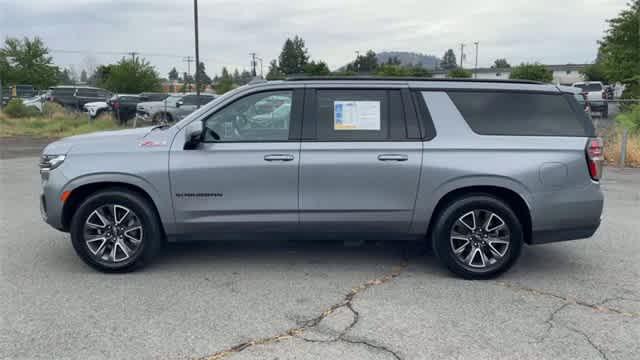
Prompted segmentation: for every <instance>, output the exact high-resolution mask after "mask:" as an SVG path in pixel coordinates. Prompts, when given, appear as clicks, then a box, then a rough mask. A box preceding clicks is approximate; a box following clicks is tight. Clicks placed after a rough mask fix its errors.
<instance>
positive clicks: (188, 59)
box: [182, 56, 195, 86]
mask: <svg viewBox="0 0 640 360" xmlns="http://www.w3.org/2000/svg"><path fill="white" fill-rule="evenodd" d="M182 61H184V62H186V63H187V77H188V76H191V63H192V62H194V61H195V60H194V59H193V57H191V56H185V57H183V58H182ZM184 82H185V85H186V84H188V83H189V79H188V78H187V79H184ZM183 86H184V85H183Z"/></svg>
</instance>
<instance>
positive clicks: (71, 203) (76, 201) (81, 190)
mask: <svg viewBox="0 0 640 360" xmlns="http://www.w3.org/2000/svg"><path fill="white" fill-rule="evenodd" d="M106 189H125V190H127V191H131V192H133V193H135V194H138V195H140V196H141V197H143V198H144V199H145V200H147V201H148V202H149V204H151V207H152V209H153V210H154V212H155V214H156V216H158V219H159V221H160V227H161V229H162V231H163V233H164V234H166V229H165V222H164V221H163V216H162V215H161V213H160V211H159V207H158V204H157V201H156V200H154V198H153V197H152V196H151V195H150V194H149V192H148V191H147V190H145V189H144V188H143V187H141V186H140V185H138V184H133V183H131V182H125V181H116V180H105V181H93V182H85V183H83V184H81V185H78V186H77V187H74V188H73V190H71V194H70V195H69V197H68V198H67V200H66V201H65V203H64V206H63V208H62V226H63V230H64V231H69V228H70V226H71V219H72V218H73V215H74V214H75V212H76V210H77V209H78V207H79V206H80V204H82V202H83V201H84V200H85V199H86V198H87V197H89V196H91V195H92V194H95V193H96V192H98V191H102V190H106Z"/></svg>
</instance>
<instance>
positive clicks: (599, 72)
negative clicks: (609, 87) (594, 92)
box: [580, 62, 607, 82]
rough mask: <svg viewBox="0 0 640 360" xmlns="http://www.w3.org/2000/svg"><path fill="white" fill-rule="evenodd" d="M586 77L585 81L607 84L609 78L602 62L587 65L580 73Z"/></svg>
mask: <svg viewBox="0 0 640 360" xmlns="http://www.w3.org/2000/svg"><path fill="white" fill-rule="evenodd" d="M580 72H581V73H582V75H584V79H585V80H587V81H603V82H607V78H606V75H605V72H604V66H603V65H602V63H601V62H595V63H593V64H590V65H587V66H585V67H584V69H582V70H581V71H580Z"/></svg>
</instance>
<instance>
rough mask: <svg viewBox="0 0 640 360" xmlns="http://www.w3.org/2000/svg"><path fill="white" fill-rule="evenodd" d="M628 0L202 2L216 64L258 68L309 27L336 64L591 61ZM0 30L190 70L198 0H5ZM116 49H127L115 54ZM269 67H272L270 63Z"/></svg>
mask: <svg viewBox="0 0 640 360" xmlns="http://www.w3.org/2000/svg"><path fill="white" fill-rule="evenodd" d="M626 2H627V0H563V1H557V0H553V1H551V0H538V1H525V0H511V1H508V2H505V1H501V0H484V1H482V2H478V1H470V0H469V1H462V0H449V1H432V0H428V1H427V0H423V1H408V0H394V1H388V0H384V1H380V0H368V1H365V0H351V1H344V0H319V1H291V0H286V1H283V0H272V1H263V0H254V1H251V0H245V1H243V2H240V1H230V0H229V1H202V0H201V1H200V2H199V21H200V48H201V50H200V52H201V58H202V59H203V60H204V61H205V64H206V65H207V69H208V72H209V73H214V72H218V71H219V70H220V68H221V67H222V66H229V67H232V68H234V67H237V68H248V67H249V52H254V51H255V52H257V53H258V54H259V55H260V56H261V57H262V58H263V59H264V60H265V61H264V64H265V67H266V64H268V62H269V61H270V60H271V59H273V58H276V57H277V55H278V53H279V51H280V49H281V47H282V43H283V42H284V40H285V39H286V38H287V37H290V36H293V35H296V34H298V35H300V36H302V37H303V38H304V39H305V41H306V44H307V47H308V48H309V51H310V54H311V56H312V58H314V59H322V60H325V61H327V62H328V63H329V66H330V67H331V68H337V67H339V66H341V65H344V64H345V63H346V62H348V61H350V60H352V59H353V57H354V52H355V51H356V50H359V51H366V50H367V49H373V50H375V51H383V50H407V51H417V52H422V53H427V54H433V55H436V56H441V55H442V54H443V53H444V52H445V51H446V50H447V49H448V48H453V49H455V50H456V52H457V53H459V44H460V43H462V42H464V43H466V44H467V46H468V49H469V52H468V61H469V62H468V65H469V66H471V59H472V58H473V56H472V52H471V51H472V49H471V47H472V44H473V42H474V41H479V42H480V52H479V53H480V56H479V57H480V59H479V60H480V64H481V65H485V66H486V65H489V64H491V63H492V62H493V60H494V59H495V58H498V57H506V58H507V59H508V60H509V61H510V62H511V63H520V62H525V61H540V62H544V63H582V62H588V61H592V60H593V59H594V58H595V56H596V51H597V40H598V39H600V38H601V37H602V34H603V31H604V30H605V28H606V21H605V20H606V19H607V18H611V17H614V16H615V15H616V14H617V13H618V12H619V11H620V10H622V9H623V8H624V7H625V6H626ZM0 24H1V25H0V36H2V37H5V36H36V35H37V36H40V37H41V38H43V40H44V41H45V43H46V44H47V45H48V46H49V47H50V48H51V49H55V50H79V51H81V52H82V53H62V52H55V53H54V59H55V60H56V61H57V62H58V63H60V64H63V65H65V66H68V65H74V66H75V67H76V68H77V69H79V68H81V67H82V66H83V65H82V64H83V61H84V59H85V58H86V57H91V56H92V57H94V58H95V59H96V61H98V62H99V63H102V62H104V63H107V62H113V61H116V60H117V59H118V58H120V57H121V56H124V55H125V54H126V52H130V51H137V52H140V53H141V54H142V55H143V56H146V57H147V58H148V59H149V60H150V61H151V62H152V63H153V64H155V65H156V67H157V68H158V70H159V71H160V72H161V73H162V74H163V75H166V73H167V72H168V71H169V69H170V68H171V67H172V66H176V67H177V68H178V70H179V71H186V69H187V65H186V63H184V62H183V61H182V58H183V57H184V56H189V55H193V44H194V38H193V8H192V2H191V1H185V0H182V1H169V0H153V1H149V0H147V1H133V0H118V1H108V0H66V1H62V0H58V1H52V0H21V1H19V2H15V1H10V0H0ZM105 52H114V53H122V54H107V53H105ZM91 54H92V55H91ZM265 71H266V69H265Z"/></svg>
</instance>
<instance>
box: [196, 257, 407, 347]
mask: <svg viewBox="0 0 640 360" xmlns="http://www.w3.org/2000/svg"><path fill="white" fill-rule="evenodd" d="M407 266H408V263H407V262H406V261H404V262H403V263H402V264H401V265H400V266H396V267H394V268H393V269H392V270H391V272H390V273H388V274H386V275H384V276H381V277H378V278H375V279H373V280H369V281H366V282H364V283H362V284H360V285H358V286H356V287H354V288H352V289H351V290H350V291H349V292H348V293H347V294H346V295H345V296H344V297H343V298H342V300H341V301H340V302H337V303H335V304H333V305H331V306H329V307H328V308H326V309H325V310H324V311H322V312H321V313H320V314H319V315H318V316H316V317H314V318H312V319H309V320H307V321H305V322H303V323H302V325H300V326H298V327H294V328H290V329H288V330H286V331H284V332H282V333H280V334H277V335H274V336H269V337H265V338H259V339H252V340H248V341H245V342H242V343H240V344H236V345H234V346H231V347H229V348H227V349H224V350H221V351H218V352H216V353H214V354H211V355H207V356H204V357H201V358H200V360H221V359H224V358H226V357H228V356H231V355H232V354H235V353H239V352H241V351H244V350H246V349H248V348H251V347H254V346H257V345H268V344H275V343H278V342H280V341H284V340H289V339H291V338H299V339H301V340H303V341H307V342H321V343H330V342H338V341H342V342H346V343H350V344H359V345H364V346H367V347H370V348H373V349H377V350H380V351H384V352H387V353H389V354H391V355H392V356H393V357H394V358H395V359H398V360H402V358H401V357H400V356H399V355H398V354H397V353H396V352H394V351H393V350H391V349H388V348H387V347H385V346H382V345H377V344H374V343H372V342H370V341H367V340H363V339H355V338H350V337H347V336H346V334H347V332H349V331H350V330H351V329H352V328H353V327H354V326H355V325H356V324H357V323H358V321H359V319H360V314H359V313H358V311H356V310H355V309H354V308H353V306H352V302H353V300H354V298H355V297H356V296H357V295H358V294H360V293H362V292H364V291H366V290H367V289H369V288H371V287H374V286H378V285H382V284H385V283H388V282H390V281H392V280H393V279H395V278H397V277H398V276H400V274H402V272H403V271H404V270H405V269H406V268H407ZM342 308H346V309H348V310H349V311H351V312H352V313H353V320H352V321H351V323H350V324H349V325H348V326H347V327H346V328H345V329H344V330H342V331H341V332H340V333H339V334H338V336H336V337H335V338H333V339H330V340H314V339H308V338H305V337H304V336H303V334H304V333H305V332H306V331H307V330H310V329H312V328H315V327H316V326H318V325H319V324H320V323H321V322H322V320H324V319H325V318H327V317H328V316H329V315H331V314H333V313H335V312H336V311H337V310H339V309H342Z"/></svg>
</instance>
